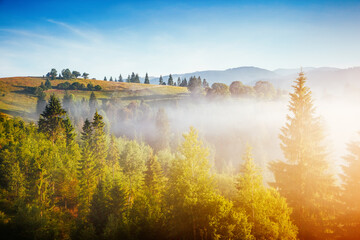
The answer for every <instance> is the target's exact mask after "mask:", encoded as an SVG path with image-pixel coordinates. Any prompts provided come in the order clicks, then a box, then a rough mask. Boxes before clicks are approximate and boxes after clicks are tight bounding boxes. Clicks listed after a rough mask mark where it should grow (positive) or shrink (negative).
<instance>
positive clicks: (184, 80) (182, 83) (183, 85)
mask: <svg viewBox="0 0 360 240" xmlns="http://www.w3.org/2000/svg"><path fill="white" fill-rule="evenodd" d="M187 86H188V83H187V80H186V78H184V79H183V80H182V81H181V84H180V87H187Z"/></svg>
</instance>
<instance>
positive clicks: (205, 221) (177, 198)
mask: <svg viewBox="0 0 360 240" xmlns="http://www.w3.org/2000/svg"><path fill="white" fill-rule="evenodd" d="M183 136H184V142H183V143H182V144H181V146H180V147H179V153H180V155H179V156H178V158H177V159H176V160H175V161H174V163H173V165H172V167H171V170H170V175H169V184H168V189H169V190H168V191H167V192H166V201H167V207H168V209H169V210H170V211H169V225H170V226H171V229H170V234H171V235H170V236H171V238H186V239H198V238H201V237H204V238H209V239H219V238H224V239H227V238H233V237H234V238H241V239H252V236H251V234H250V225H248V224H247V221H246V217H245V216H244V214H242V213H235V212H234V211H233V209H232V204H231V203H230V202H228V201H227V200H225V199H224V198H223V197H221V196H219V195H218V194H217V193H216V192H215V189H214V184H213V178H212V176H211V175H210V166H209V163H208V159H207V157H208V154H209V153H208V150H207V149H206V148H204V147H203V144H202V142H201V141H199V140H198V135H197V132H196V131H195V129H193V128H191V129H190V132H189V133H188V134H184V135H183Z"/></svg>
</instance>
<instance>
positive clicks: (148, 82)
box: [144, 73, 150, 84]
mask: <svg viewBox="0 0 360 240" xmlns="http://www.w3.org/2000/svg"><path fill="white" fill-rule="evenodd" d="M144 83H145V84H150V80H149V76H148V73H146V75H145V80H144Z"/></svg>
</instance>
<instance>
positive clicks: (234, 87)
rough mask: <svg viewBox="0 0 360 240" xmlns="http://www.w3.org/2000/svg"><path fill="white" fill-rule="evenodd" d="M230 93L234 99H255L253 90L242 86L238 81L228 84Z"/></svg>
mask: <svg viewBox="0 0 360 240" xmlns="http://www.w3.org/2000/svg"><path fill="white" fill-rule="evenodd" d="M229 90H230V93H231V95H232V96H234V97H250V98H251V97H255V90H254V88H253V87H251V86H247V85H244V84H243V83H242V82H240V81H235V82H232V83H231V84H230V87H229Z"/></svg>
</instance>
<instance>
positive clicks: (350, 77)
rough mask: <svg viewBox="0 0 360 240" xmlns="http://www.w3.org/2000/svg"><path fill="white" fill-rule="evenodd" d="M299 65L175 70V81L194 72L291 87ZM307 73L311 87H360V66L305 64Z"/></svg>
mask: <svg viewBox="0 0 360 240" xmlns="http://www.w3.org/2000/svg"><path fill="white" fill-rule="evenodd" d="M300 69H301V68H300V67H299V68H298V69H296V68H295V69H284V68H282V69H276V70H274V71H270V70H267V69H263V68H258V67H252V66H245V67H238V68H230V69H226V70H208V71H197V72H191V73H183V74H172V76H173V79H174V82H176V81H177V78H178V77H180V78H181V79H183V78H186V79H187V80H189V78H190V77H191V76H196V77H198V76H200V77H201V78H202V79H204V78H205V79H206V80H207V81H208V82H209V84H210V85H211V84H213V83H215V82H219V83H225V84H227V85H230V84H231V83H232V82H234V81H241V82H242V83H244V84H247V85H251V86H253V85H254V84H255V83H256V82H257V81H269V82H271V83H272V84H273V85H274V86H275V87H277V88H282V89H286V90H289V89H290V87H291V85H292V83H293V81H294V80H295V79H296V77H297V74H298V73H299V72H300ZM302 69H303V71H304V72H305V76H306V77H307V78H308V85H309V86H310V87H311V88H315V89H318V88H319V89H320V90H322V91H328V90H329V91H336V92H339V93H341V92H342V91H344V90H345V89H346V90H349V88H350V90H351V91H360V67H352V68H345V69H341V68H333V67H319V68H315V67H304V68H302ZM163 79H164V82H165V83H167V80H168V75H167V76H163ZM150 82H151V83H152V84H158V82H159V78H158V77H153V78H151V79H150Z"/></svg>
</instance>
